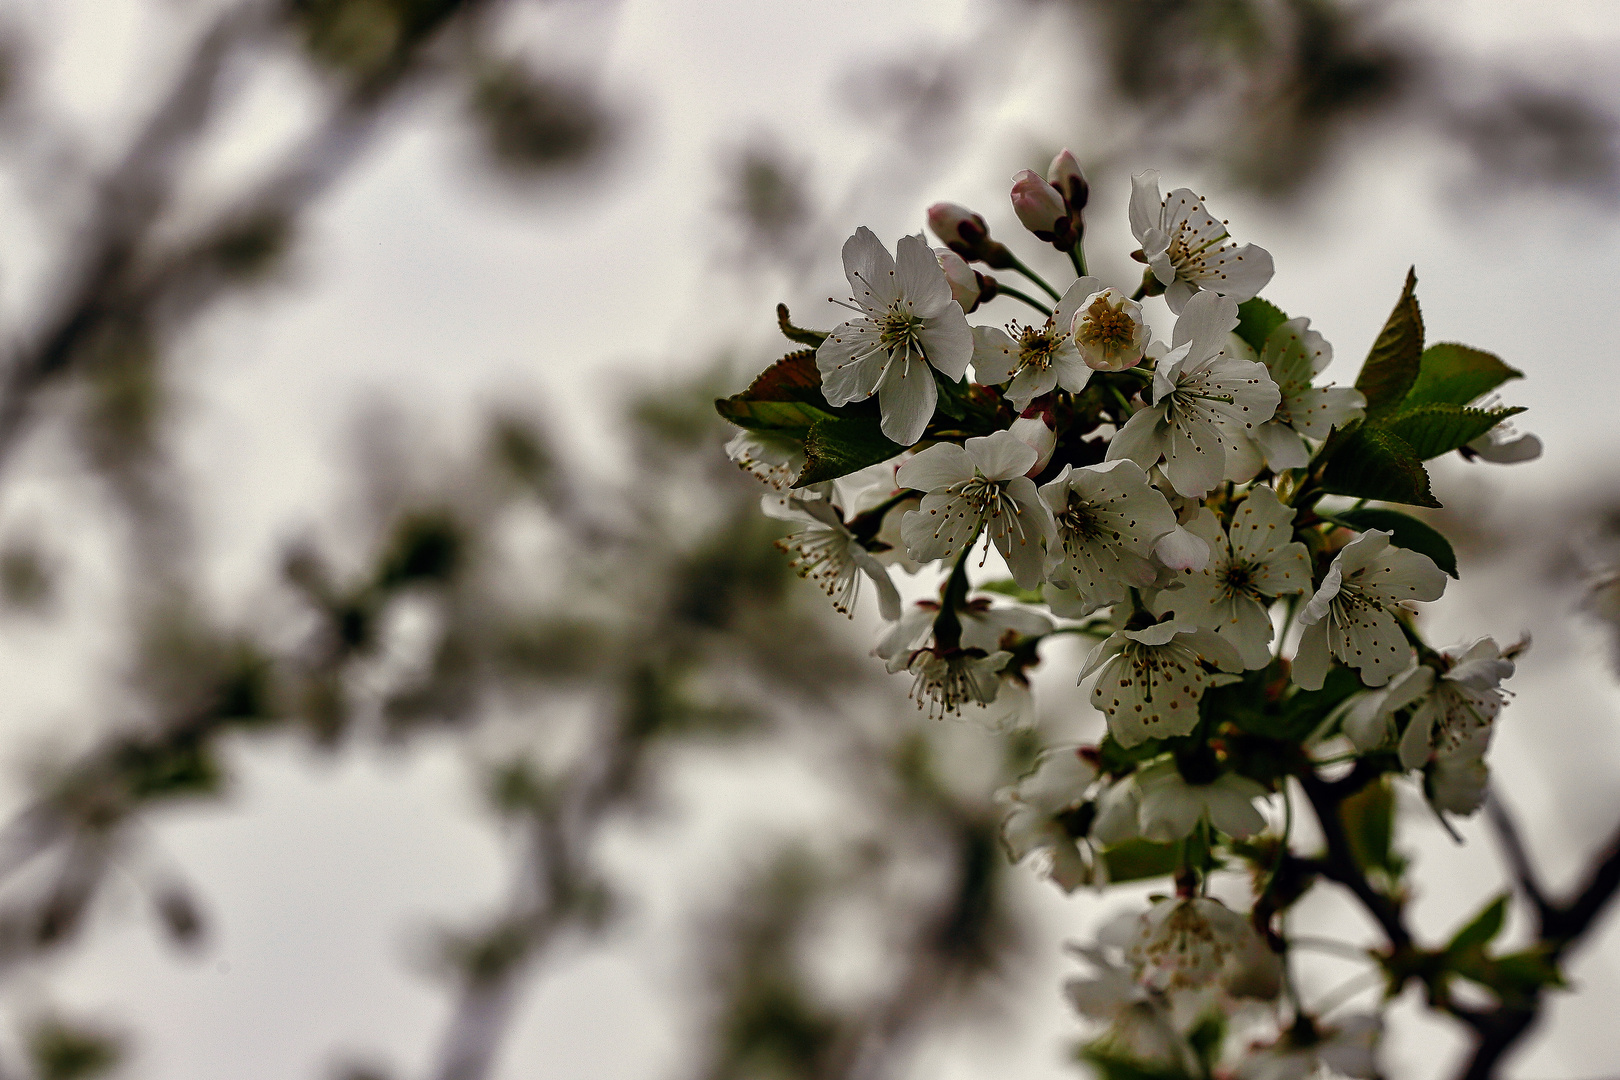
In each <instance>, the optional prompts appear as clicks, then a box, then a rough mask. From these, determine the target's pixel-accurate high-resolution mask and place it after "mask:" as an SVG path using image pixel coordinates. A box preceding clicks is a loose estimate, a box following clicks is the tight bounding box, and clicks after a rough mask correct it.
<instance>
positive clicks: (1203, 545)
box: [1153, 525, 1209, 572]
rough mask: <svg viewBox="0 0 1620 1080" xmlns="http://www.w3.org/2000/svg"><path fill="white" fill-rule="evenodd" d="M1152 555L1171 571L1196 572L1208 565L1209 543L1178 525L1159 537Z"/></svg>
mask: <svg viewBox="0 0 1620 1080" xmlns="http://www.w3.org/2000/svg"><path fill="white" fill-rule="evenodd" d="M1153 554H1154V555H1156V556H1158V559H1159V561H1160V562H1162V563H1164V565H1166V566H1168V567H1169V568H1170V569H1172V570H1191V571H1194V572H1196V571H1199V570H1202V569H1204V567H1205V566H1206V565H1208V563H1209V541H1207V540H1205V539H1204V538H1203V537H1201V536H1198V535H1196V534H1195V533H1192V532H1189V531H1188V530H1187V529H1184V528H1182V527H1181V526H1179V525H1178V526H1176V527H1175V528H1174V529H1171V530H1170V531H1169V532H1167V533H1165V534H1164V535H1163V536H1161V537H1159V539H1158V541H1157V542H1156V543H1155V544H1154V545H1153Z"/></svg>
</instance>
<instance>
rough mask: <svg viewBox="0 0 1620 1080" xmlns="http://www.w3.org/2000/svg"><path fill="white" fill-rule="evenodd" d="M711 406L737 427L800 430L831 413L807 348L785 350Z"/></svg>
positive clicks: (826, 417) (812, 353)
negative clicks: (739, 390) (736, 391)
mask: <svg viewBox="0 0 1620 1080" xmlns="http://www.w3.org/2000/svg"><path fill="white" fill-rule="evenodd" d="M714 407H715V410H716V411H717V412H719V413H720V415H721V416H723V417H725V418H726V419H727V420H730V421H731V422H732V423H733V424H736V425H737V426H738V427H746V428H759V429H763V430H766V431H803V430H804V429H805V428H808V427H809V426H810V425H811V424H813V423H815V422H816V421H817V420H824V419H828V418H830V417H832V416H834V415H835V414H834V413H833V411H832V409H831V407H830V406H829V405H828V404H827V399H826V398H825V397H824V396H823V395H822V393H821V372H820V371H818V370H816V354H815V352H814V351H812V350H810V349H800V350H799V351H798V352H791V353H788V354H787V355H786V356H784V357H782V359H780V360H778V361H777V362H776V363H774V364H772V365H771V366H770V367H768V368H766V369H765V370H764V371H763V372H761V373H760V374H759V377H758V378H756V379H755V380H754V381H753V382H751V383H749V384H748V389H746V390H744V391H743V392H742V393H740V394H733V395H732V396H731V397H728V398H719V399H717V400H716V401H715V403H714Z"/></svg>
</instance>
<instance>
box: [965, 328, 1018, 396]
mask: <svg viewBox="0 0 1620 1080" xmlns="http://www.w3.org/2000/svg"><path fill="white" fill-rule="evenodd" d="M1019 365H1020V360H1019V358H1018V343H1017V342H1016V341H1014V340H1013V339H1012V338H1011V337H1009V336H1008V334H1007V331H1005V330H1003V329H1001V328H1000V327H997V326H975V327H974V328H973V372H974V374H975V375H977V376H978V378H979V381H980V382H982V383H984V384H985V385H986V386H995V385H998V384H1000V383H1004V382H1006V381H1007V380H1009V379H1011V378H1012V377H1013V376H1014V375H1015V374H1017V372H1018V368H1019Z"/></svg>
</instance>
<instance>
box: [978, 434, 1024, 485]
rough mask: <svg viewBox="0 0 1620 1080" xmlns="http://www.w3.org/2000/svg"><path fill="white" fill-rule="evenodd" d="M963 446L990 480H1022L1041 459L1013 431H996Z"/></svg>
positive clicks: (980, 470)
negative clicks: (1019, 477) (1037, 459)
mask: <svg viewBox="0 0 1620 1080" xmlns="http://www.w3.org/2000/svg"><path fill="white" fill-rule="evenodd" d="M964 445H965V446H966V448H967V453H968V456H969V457H971V458H972V459H973V464H974V466H975V467H976V468H977V469H978V470H979V472H980V473H982V474H983V475H984V477H985V478H986V479H988V480H1010V479H1012V478H1013V477H1015V476H1023V475H1024V474H1025V473H1027V472H1028V471H1029V470H1030V468H1031V467H1032V466H1033V465H1034V464H1035V459H1036V458H1037V457H1039V455H1038V454H1037V453H1036V452H1035V448H1034V447H1032V446H1030V445H1029V444H1028V443H1026V442H1024V441H1023V440H1022V439H1020V438H1019V437H1018V436H1016V435H1014V434H1013V433H1012V432H1010V431H996V432H992V433H991V434H989V435H982V436H979V437H977V438H972V439H969V440H967V442H966V443H965V444H964Z"/></svg>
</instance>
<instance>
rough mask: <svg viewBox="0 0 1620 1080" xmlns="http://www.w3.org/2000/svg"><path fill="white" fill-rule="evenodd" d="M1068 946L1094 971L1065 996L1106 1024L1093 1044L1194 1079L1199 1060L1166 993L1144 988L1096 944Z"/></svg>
mask: <svg viewBox="0 0 1620 1080" xmlns="http://www.w3.org/2000/svg"><path fill="white" fill-rule="evenodd" d="M1133 930H1134V927H1133ZM1066 947H1067V948H1068V950H1069V951H1070V952H1072V953H1074V954H1075V955H1076V956H1079V957H1082V958H1083V959H1085V960H1086V961H1087V962H1088V963H1089V964H1090V965H1091V968H1092V970H1091V972H1090V973H1089V974H1088V975H1087V976H1086V977H1084V978H1075V979H1069V980H1068V981H1066V982H1065V983H1064V984H1063V994H1064V996H1065V997H1066V998H1068V1000H1069V1004H1070V1005H1072V1006H1074V1009H1075V1011H1076V1012H1078V1013H1079V1014H1080V1015H1081V1016H1083V1017H1085V1018H1086V1019H1088V1020H1094V1021H1098V1022H1101V1023H1105V1024H1107V1025H1108V1030H1107V1031H1105V1032H1104V1033H1103V1034H1102V1035H1101V1036H1100V1037H1099V1038H1098V1039H1097V1041H1096V1043H1095V1045H1097V1046H1099V1047H1102V1048H1106V1049H1107V1050H1109V1051H1111V1052H1113V1053H1116V1054H1120V1055H1122V1056H1124V1057H1127V1058H1129V1059H1131V1060H1132V1061H1135V1062H1140V1063H1142V1064H1145V1065H1149V1066H1158V1067H1161V1068H1170V1069H1176V1070H1180V1071H1181V1072H1183V1073H1185V1074H1186V1075H1188V1076H1191V1075H1195V1072H1196V1070H1197V1069H1198V1068H1199V1066H1198V1061H1197V1058H1195V1057H1194V1056H1193V1053H1192V1048H1191V1047H1189V1046H1188V1045H1187V1040H1186V1039H1185V1038H1183V1037H1182V1035H1181V1033H1180V1031H1179V1030H1177V1024H1176V1018H1175V1015H1174V1009H1173V1005H1172V1003H1171V1002H1170V1001H1168V1000H1167V999H1166V998H1165V997H1164V995H1162V994H1159V993H1157V992H1155V991H1152V990H1150V989H1148V988H1147V987H1146V986H1143V985H1142V983H1141V982H1139V981H1138V980H1137V977H1136V973H1135V971H1134V970H1133V969H1132V968H1131V967H1127V966H1125V965H1123V964H1120V963H1116V962H1115V961H1114V960H1113V958H1111V957H1110V956H1109V953H1108V950H1105V949H1103V948H1101V947H1100V946H1098V945H1075V944H1070V945H1068V946H1066Z"/></svg>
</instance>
